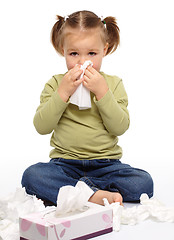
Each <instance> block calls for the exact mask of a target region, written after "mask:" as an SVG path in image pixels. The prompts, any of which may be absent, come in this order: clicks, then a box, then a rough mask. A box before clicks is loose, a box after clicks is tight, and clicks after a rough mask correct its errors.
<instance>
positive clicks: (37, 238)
mask: <svg viewBox="0 0 174 240" xmlns="http://www.w3.org/2000/svg"><path fill="white" fill-rule="evenodd" d="M112 219H113V215H112V209H107V208H106V207H103V206H100V205H97V204H94V203H88V204H87V206H86V210H85V211H83V212H80V211H78V212H77V211H76V212H75V213H71V214H66V215H65V216H61V217H55V208H50V209H45V210H44V211H42V212H39V213H33V214H30V215H27V216H25V217H21V218H20V219H19V225H20V240H60V239H61V240H70V239H74V240H75V239H76V240H84V239H89V238H93V237H96V236H99V235H102V234H105V233H109V232H112V230H113V228H112V227H113V222H112Z"/></svg>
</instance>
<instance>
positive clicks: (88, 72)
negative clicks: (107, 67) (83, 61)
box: [84, 69, 93, 78]
mask: <svg viewBox="0 0 174 240" xmlns="http://www.w3.org/2000/svg"><path fill="white" fill-rule="evenodd" d="M84 76H87V77H88V78H92V76H93V74H92V73H91V72H90V71H89V70H88V69H86V70H85V75H84Z"/></svg>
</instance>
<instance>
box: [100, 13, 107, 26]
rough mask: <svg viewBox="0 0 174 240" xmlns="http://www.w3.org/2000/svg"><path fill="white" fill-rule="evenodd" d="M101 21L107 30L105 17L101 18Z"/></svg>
mask: <svg viewBox="0 0 174 240" xmlns="http://www.w3.org/2000/svg"><path fill="white" fill-rule="evenodd" d="M100 19H101V22H102V23H103V24H104V27H105V28H106V22H105V20H104V17H103V16H101V17H100Z"/></svg>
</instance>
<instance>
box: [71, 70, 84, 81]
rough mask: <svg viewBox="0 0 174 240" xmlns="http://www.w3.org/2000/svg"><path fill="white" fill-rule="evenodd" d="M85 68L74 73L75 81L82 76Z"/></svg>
mask: <svg viewBox="0 0 174 240" xmlns="http://www.w3.org/2000/svg"><path fill="white" fill-rule="evenodd" d="M82 72H83V70H82V69H78V70H77V71H75V72H74V73H73V74H72V78H73V80H74V81H76V80H77V79H79V78H80V75H81V74H82Z"/></svg>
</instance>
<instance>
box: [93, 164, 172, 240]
mask: <svg viewBox="0 0 174 240" xmlns="http://www.w3.org/2000/svg"><path fill="white" fill-rule="evenodd" d="M151 175H152V176H153V179H154V196H155V197H156V198H158V199H159V200H160V201H161V202H162V203H164V204H165V205H166V206H167V207H174V168H166V167H163V168H162V167H161V168H152V171H151ZM125 205H126V204H125ZM93 239H95V240H115V239H118V240H153V239H156V240H174V223H161V222H154V221H152V220H146V221H144V222H141V223H139V224H137V225H134V226H129V225H121V229H120V231H119V232H112V233H109V234H106V235H102V236H99V237H96V238H93Z"/></svg>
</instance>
